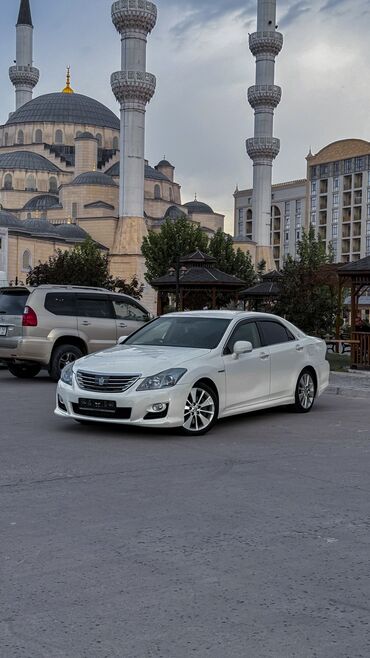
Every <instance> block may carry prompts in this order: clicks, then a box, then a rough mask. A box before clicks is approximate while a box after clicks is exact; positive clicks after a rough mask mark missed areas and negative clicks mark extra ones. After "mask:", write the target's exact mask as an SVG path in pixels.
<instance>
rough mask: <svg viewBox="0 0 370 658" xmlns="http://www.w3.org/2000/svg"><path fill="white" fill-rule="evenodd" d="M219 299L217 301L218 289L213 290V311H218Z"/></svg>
mask: <svg viewBox="0 0 370 658" xmlns="http://www.w3.org/2000/svg"><path fill="white" fill-rule="evenodd" d="M216 306H217V299H216V288H212V311H214V310H216Z"/></svg>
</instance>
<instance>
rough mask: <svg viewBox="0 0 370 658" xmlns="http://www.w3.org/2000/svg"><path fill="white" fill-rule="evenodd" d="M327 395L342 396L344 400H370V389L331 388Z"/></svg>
mask: <svg viewBox="0 0 370 658" xmlns="http://www.w3.org/2000/svg"><path fill="white" fill-rule="evenodd" d="M325 393H328V394H329V395H340V396H341V397H344V398H363V399H366V400H369V399H370V390H369V389H368V388H352V387H350V386H329V387H328V388H327V389H326V391H325Z"/></svg>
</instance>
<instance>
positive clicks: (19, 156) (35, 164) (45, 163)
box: [0, 151, 61, 172]
mask: <svg viewBox="0 0 370 658" xmlns="http://www.w3.org/2000/svg"><path fill="white" fill-rule="evenodd" d="M0 169H26V170H31V171H53V172H55V171H61V170H60V169H59V168H58V167H57V166H56V165H55V164H53V162H50V160H48V159H47V158H44V156H43V155H39V154H38V153H32V152H31V151H13V152H10V153H1V154H0Z"/></svg>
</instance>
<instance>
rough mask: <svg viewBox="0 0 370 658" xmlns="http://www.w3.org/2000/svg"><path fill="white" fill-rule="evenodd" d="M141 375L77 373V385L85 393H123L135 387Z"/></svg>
mask: <svg viewBox="0 0 370 658" xmlns="http://www.w3.org/2000/svg"><path fill="white" fill-rule="evenodd" d="M139 378H140V375H109V374H104V373H95V372H83V371H82V370H78V371H77V373H76V379H77V384H78V386H79V388H82V389H83V390H84V391H95V393H123V391H127V389H128V388H130V387H131V386H133V385H134V384H135V383H136V382H137V381H138V379H139Z"/></svg>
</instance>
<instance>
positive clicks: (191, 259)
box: [180, 249, 217, 265]
mask: <svg viewBox="0 0 370 658" xmlns="http://www.w3.org/2000/svg"><path fill="white" fill-rule="evenodd" d="M180 261H181V263H188V264H189V265H193V264H198V263H207V264H211V263H216V262H217V260H216V258H214V257H213V256H209V255H208V254H205V253H204V252H203V251H200V249H197V250H196V251H194V252H193V253H192V254H188V255H187V256H183V257H182V258H180Z"/></svg>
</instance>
